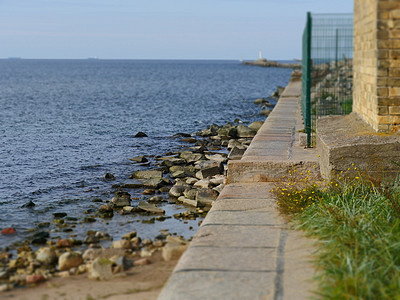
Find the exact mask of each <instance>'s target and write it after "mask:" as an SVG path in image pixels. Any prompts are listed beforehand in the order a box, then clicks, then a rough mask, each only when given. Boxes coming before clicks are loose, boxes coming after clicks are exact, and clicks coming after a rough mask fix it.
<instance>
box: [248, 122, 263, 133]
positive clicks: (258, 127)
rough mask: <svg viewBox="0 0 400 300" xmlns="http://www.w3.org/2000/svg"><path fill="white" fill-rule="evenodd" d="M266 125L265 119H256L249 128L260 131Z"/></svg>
mask: <svg viewBox="0 0 400 300" xmlns="http://www.w3.org/2000/svg"><path fill="white" fill-rule="evenodd" d="M263 125H264V122H263V121H255V122H253V123H251V124H250V125H249V128H251V129H253V130H255V131H258V130H259V129H260V128H261V126H263Z"/></svg>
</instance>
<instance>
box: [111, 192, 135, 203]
mask: <svg viewBox="0 0 400 300" xmlns="http://www.w3.org/2000/svg"><path fill="white" fill-rule="evenodd" d="M110 203H111V205H112V206H113V207H124V206H130V205H131V195H130V194H128V193H127V192H117V193H116V194H115V197H113V198H112V199H111V202H110Z"/></svg>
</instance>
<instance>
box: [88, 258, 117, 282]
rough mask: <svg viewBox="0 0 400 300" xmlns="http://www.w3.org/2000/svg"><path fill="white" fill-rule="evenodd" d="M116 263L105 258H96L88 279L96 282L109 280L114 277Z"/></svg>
mask: <svg viewBox="0 0 400 300" xmlns="http://www.w3.org/2000/svg"><path fill="white" fill-rule="evenodd" d="M114 264H115V263H114V262H113V261H111V260H110V259H108V258H105V257H98V258H96V259H95V260H94V261H93V262H92V264H91V266H90V268H89V274H88V277H89V278H90V279H96V280H109V279H112V278H113V277H114V275H113V266H114Z"/></svg>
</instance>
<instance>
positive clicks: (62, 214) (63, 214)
mask: <svg viewBox="0 0 400 300" xmlns="http://www.w3.org/2000/svg"><path fill="white" fill-rule="evenodd" d="M67 215H68V214H67V213H65V212H56V213H53V217H54V218H56V219H62V218H64V217H66V216H67Z"/></svg>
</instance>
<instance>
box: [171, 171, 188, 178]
mask: <svg viewBox="0 0 400 300" xmlns="http://www.w3.org/2000/svg"><path fill="white" fill-rule="evenodd" d="M170 176H171V178H184V177H186V175H185V171H183V170H179V171H175V172H172V173H170Z"/></svg>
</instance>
